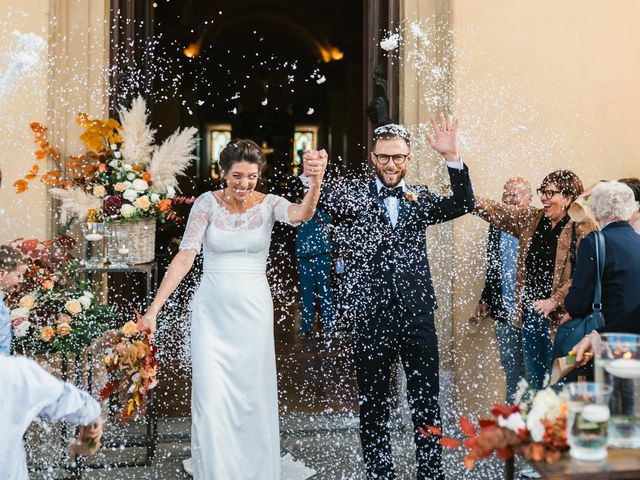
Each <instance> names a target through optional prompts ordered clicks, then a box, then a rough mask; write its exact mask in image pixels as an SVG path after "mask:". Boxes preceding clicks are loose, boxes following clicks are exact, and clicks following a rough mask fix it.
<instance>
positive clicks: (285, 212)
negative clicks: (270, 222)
mask: <svg viewBox="0 0 640 480" xmlns="http://www.w3.org/2000/svg"><path fill="white" fill-rule="evenodd" d="M269 197H270V198H269V203H270V207H271V211H272V212H273V218H274V219H275V220H277V221H278V222H283V223H286V224H287V225H291V226H294V227H295V226H297V225H299V222H298V223H293V222H291V220H289V206H290V205H291V202H290V201H289V200H287V199H286V198H282V197H279V196H277V195H269Z"/></svg>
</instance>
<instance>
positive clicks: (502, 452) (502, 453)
mask: <svg viewBox="0 0 640 480" xmlns="http://www.w3.org/2000/svg"><path fill="white" fill-rule="evenodd" d="M496 455H498V457H499V458H501V459H502V460H508V459H510V458H511V457H513V449H512V448H496Z"/></svg>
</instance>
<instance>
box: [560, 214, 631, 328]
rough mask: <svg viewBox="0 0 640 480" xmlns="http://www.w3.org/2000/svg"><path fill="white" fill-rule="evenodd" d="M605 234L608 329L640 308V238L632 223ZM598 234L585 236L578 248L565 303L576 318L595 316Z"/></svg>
mask: <svg viewBox="0 0 640 480" xmlns="http://www.w3.org/2000/svg"><path fill="white" fill-rule="evenodd" d="M602 233H603V235H604V243H605V249H606V254H605V263H604V272H603V275H602V314H603V315H604V320H605V325H609V324H613V323H617V322H620V321H622V320H623V319H625V318H627V317H628V316H629V314H630V312H632V311H633V310H634V309H636V308H637V307H638V305H639V304H640V235H638V234H637V233H636V232H634V230H633V228H631V226H630V225H629V223H628V222H615V223H611V224H609V225H607V226H606V227H605V228H604V229H603V230H602ZM595 252H596V250H595V238H594V234H593V233H590V234H589V235H587V236H585V237H584V238H583V239H582V242H581V243H580V246H579V248H578V255H577V257H576V265H575V269H574V271H573V279H572V281H571V288H570V289H569V293H568V294H567V296H566V298H565V300H564V303H565V308H566V309H567V311H568V312H569V314H570V315H571V317H573V318H578V317H583V316H585V315H587V314H589V313H590V312H591V304H592V303H593V291H594V288H595V276H596V258H595V257H596V253H595Z"/></svg>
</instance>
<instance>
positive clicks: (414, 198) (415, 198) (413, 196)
mask: <svg viewBox="0 0 640 480" xmlns="http://www.w3.org/2000/svg"><path fill="white" fill-rule="evenodd" d="M404 198H406V199H407V200H409V201H410V202H413V203H418V195H417V194H416V192H414V191H411V190H410V191H408V192H407V193H405V194H404Z"/></svg>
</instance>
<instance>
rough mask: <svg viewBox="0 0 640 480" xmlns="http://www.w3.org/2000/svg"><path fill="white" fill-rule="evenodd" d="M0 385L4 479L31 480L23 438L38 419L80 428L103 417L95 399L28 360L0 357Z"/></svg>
mask: <svg viewBox="0 0 640 480" xmlns="http://www.w3.org/2000/svg"><path fill="white" fill-rule="evenodd" d="M0 386H1V388H2V394H0V480H28V478H29V477H28V473H27V461H26V457H25V451H24V445H23V443H22V438H23V436H24V433H25V432H26V431H27V428H29V425H30V424H31V422H32V421H33V420H34V419H35V418H36V417H38V416H42V417H45V418H49V419H65V420H67V421H69V422H71V423H74V424H77V425H91V424H92V423H95V422H96V421H97V420H98V418H100V405H99V404H98V402H97V401H96V400H95V399H94V398H93V397H91V396H90V395H89V394H88V393H86V392H83V391H81V390H79V389H77V388H76V387H74V386H73V385H71V384H69V383H66V382H62V381H60V380H58V379H57V378H55V377H54V376H53V375H51V374H50V373H48V372H46V371H45V370H44V369H43V368H42V367H40V366H39V365H38V364H37V363H36V362H34V361H33V360H31V359H28V358H26V357H16V356H12V357H5V356H2V355H0ZM50 460H55V459H54V458H51V459H50Z"/></svg>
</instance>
